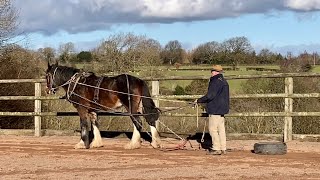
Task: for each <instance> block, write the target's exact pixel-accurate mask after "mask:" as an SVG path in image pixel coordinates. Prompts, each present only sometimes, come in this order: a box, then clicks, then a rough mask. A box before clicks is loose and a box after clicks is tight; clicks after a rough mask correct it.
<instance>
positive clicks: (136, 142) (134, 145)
mask: <svg viewBox="0 0 320 180" xmlns="http://www.w3.org/2000/svg"><path fill="white" fill-rule="evenodd" d="M133 127H134V129H133V134H132V138H131V141H130V142H129V143H128V144H126V145H125V146H124V148H125V149H138V148H140V147H141V135H140V132H139V131H138V130H137V128H136V126H135V125H133Z"/></svg>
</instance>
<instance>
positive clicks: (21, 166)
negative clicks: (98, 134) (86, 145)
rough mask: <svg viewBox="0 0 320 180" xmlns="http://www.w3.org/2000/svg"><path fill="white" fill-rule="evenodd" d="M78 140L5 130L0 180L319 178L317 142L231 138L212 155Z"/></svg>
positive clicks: (319, 147)
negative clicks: (224, 149)
mask: <svg viewBox="0 0 320 180" xmlns="http://www.w3.org/2000/svg"><path fill="white" fill-rule="evenodd" d="M78 141H79V137H76V136H46V137H40V138H37V137H32V136H4V135H2V136H0V179H5V180H10V179H41V180H42V179H99V180H100V179H108V180H110V179H130V180H142V179H166V180H176V179H273V180H275V179H290V180H291V179H320V143H319V142H297V141H292V142H290V143H288V144H287V145H288V153H287V154H286V155H257V154H254V153H252V152H251V150H252V149H253V144H254V143H255V142H261V141H228V147H229V148H231V150H232V151H231V152H229V153H228V154H227V155H221V156H210V155H206V153H205V151H204V150H192V149H191V148H189V146H188V148H189V149H188V150H176V151H167V152H164V151H159V150H155V149H152V148H151V146H149V144H148V142H143V144H142V148H141V149H136V150H125V149H123V146H124V145H125V143H127V142H128V141H129V140H128V139H126V138H121V139H120V138H117V139H109V138H104V139H103V142H104V145H105V146H104V147H102V148H98V149H89V150H76V149H73V146H74V145H75V144H76V143H77V142H78ZM164 143H165V144H166V145H167V147H169V146H172V144H171V143H178V141H177V140H173V139H166V141H165V142H164ZM191 143H192V144H193V145H194V147H197V146H198V144H197V142H196V141H192V142H191Z"/></svg>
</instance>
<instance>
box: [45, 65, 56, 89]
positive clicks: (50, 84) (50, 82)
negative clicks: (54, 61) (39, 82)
mask: <svg viewBox="0 0 320 180" xmlns="http://www.w3.org/2000/svg"><path fill="white" fill-rule="evenodd" d="M57 69H58V67H56V68H55V69H54V71H53V74H51V73H47V74H46V80H47V89H48V91H47V92H48V94H50V92H51V93H53V94H55V92H56V90H57V89H58V88H59V86H58V87H53V84H54V78H55V75H56V72H57Z"/></svg>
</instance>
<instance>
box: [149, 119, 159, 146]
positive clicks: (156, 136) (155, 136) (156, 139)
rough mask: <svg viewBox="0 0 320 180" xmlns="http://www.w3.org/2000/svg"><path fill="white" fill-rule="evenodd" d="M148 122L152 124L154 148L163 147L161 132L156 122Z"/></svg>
mask: <svg viewBox="0 0 320 180" xmlns="http://www.w3.org/2000/svg"><path fill="white" fill-rule="evenodd" d="M147 122H148V121H147ZM148 124H149V126H150V130H151V135H152V141H151V146H152V147H153V148H160V147H161V139H160V136H159V132H158V130H157V128H156V126H155V122H148Z"/></svg>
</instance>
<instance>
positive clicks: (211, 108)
mask: <svg viewBox="0 0 320 180" xmlns="http://www.w3.org/2000/svg"><path fill="white" fill-rule="evenodd" d="M222 72H223V69H222V66H220V65H214V66H213V68H212V70H211V78H210V82H209V87H208V92H207V94H206V95H204V96H203V97H201V98H199V99H197V100H195V102H196V103H206V111H207V113H208V115H209V133H210V135H211V138H212V145H213V148H212V150H209V152H208V153H207V154H211V155H221V154H226V131H225V119H224V115H225V114H227V113H229V101H230V98H229V84H228V82H227V81H226V80H225V79H224V77H223V75H222Z"/></svg>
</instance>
